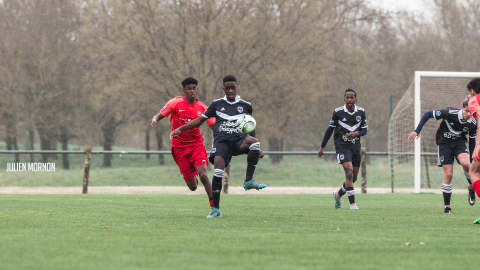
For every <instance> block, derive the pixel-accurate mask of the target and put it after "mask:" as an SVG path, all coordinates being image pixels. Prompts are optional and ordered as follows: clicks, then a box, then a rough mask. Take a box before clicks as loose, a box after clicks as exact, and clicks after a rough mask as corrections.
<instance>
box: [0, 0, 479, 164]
mask: <svg viewBox="0 0 480 270" xmlns="http://www.w3.org/2000/svg"><path fill="white" fill-rule="evenodd" d="M430 4H431V7H432V10H433V13H432V17H427V18H425V17H423V16H421V14H415V13H408V12H398V13H392V12H386V11H382V10H376V9H374V8H372V7H371V6H370V5H369V3H368V2H366V1H363V0H338V1H330V0H300V1H299V0H266V1H259V0H235V1H233V0H215V1H209V0H196V1H193V0H129V1H125V0H121V1H120V0H118V1H113V0H100V1H99V0H84V1H73V0H16V1H13V0H5V1H1V2H0V61H1V63H2V65H0V91H1V93H2V97H3V98H2V99H0V110H1V115H2V117H1V121H0V125H2V126H3V127H4V138H3V139H4V141H5V143H6V145H7V149H9V150H10V149H19V145H20V144H21V145H22V146H23V148H24V149H33V145H34V142H35V141H39V142H40V145H41V149H44V150H52V149H57V147H58V146H59V145H60V146H61V148H62V149H67V147H68V145H69V143H72V142H88V143H89V144H92V145H102V146H103V147H104V150H111V149H112V146H113V145H115V142H116V139H117V138H118V137H119V134H120V133H122V131H123V130H131V129H135V132H136V133H138V134H141V136H145V148H146V149H150V141H151V139H150V134H151V132H153V133H154V134H155V138H156V144H157V147H158V149H159V150H160V149H162V150H163V148H165V147H164V145H168V141H167V140H166V139H165V138H166V137H167V136H168V134H169V132H170V129H169V123H167V121H164V123H162V125H160V126H159V127H157V128H156V129H154V130H151V128H149V123H150V120H151V117H152V116H153V115H154V114H156V113H157V112H158V110H159V109H160V108H161V107H162V106H163V104H164V103H166V101H168V100H169V99H171V98H173V97H175V96H178V95H181V85H180V82H181V81H182V80H183V78H185V77H189V76H192V77H195V78H197V79H198V80H199V89H200V91H199V99H200V100H201V101H202V102H204V103H205V104H207V105H209V104H210V102H211V101H212V100H214V99H217V98H220V97H223V92H222V78H223V76H225V75H228V74H233V75H235V76H236V77H237V80H238V85H239V90H238V94H239V95H241V96H242V98H243V99H245V100H248V101H250V102H252V105H253V108H254V117H255V119H256V120H257V124H258V130H257V135H258V137H259V139H260V141H261V142H262V148H263V149H265V150H318V149H319V147H320V143H321V140H322V138H323V134H324V131H325V130H326V128H327V126H328V123H329V120H330V117H331V115H332V112H333V110H334V109H335V108H336V107H339V106H342V105H343V94H344V91H345V90H346V89H347V88H353V89H355V90H356V92H357V94H358V102H357V104H358V105H359V106H361V107H364V108H365V110H366V114H367V119H368V124H369V132H368V135H367V136H366V137H364V139H362V140H363V144H364V145H365V146H366V147H367V148H368V149H369V150H372V151H385V150H386V149H387V141H388V136H387V132H388V120H389V97H390V95H393V97H394V101H399V100H400V98H401V96H402V95H403V93H404V92H405V90H406V89H407V88H408V86H409V85H410V83H411V82H412V80H413V77H414V72H415V71H416V70H436V71H477V70H478V69H479V67H480V60H479V59H478V57H476V56H477V55H478V52H479V50H480V49H479V48H478V46H477V44H479V42H480V31H479V30H480V25H479V24H480V20H479V19H478V18H480V16H478V15H480V14H478V13H480V3H478V1H474V0H464V1H460V0H432V1H431V3H430ZM461 94H464V93H461ZM138 127H141V128H138ZM18 130H25V131H26V134H27V135H26V136H20V137H19V135H18V133H19V132H18ZM202 132H203V133H204V134H205V139H206V145H210V144H211V142H212V136H211V131H208V130H207V129H206V128H203V129H202ZM36 134H38V138H35V136H36ZM19 138H20V139H19ZM207 148H208V147H207ZM327 150H333V143H329V145H328V146H327ZM16 158H17V160H18V158H19V157H18V156H17V157H16ZM49 158H56V157H54V156H51V155H48V154H43V155H42V162H47V161H48V159H49ZM30 159H31V160H33V155H32V156H31V157H30ZM62 159H63V164H64V168H68V166H69V165H68V155H64V156H63V157H62ZM280 159H281V157H276V156H275V158H274V159H273V162H279V161H280ZM111 162H112V156H111V155H107V154H106V155H104V166H107V167H108V166H110V165H111Z"/></svg>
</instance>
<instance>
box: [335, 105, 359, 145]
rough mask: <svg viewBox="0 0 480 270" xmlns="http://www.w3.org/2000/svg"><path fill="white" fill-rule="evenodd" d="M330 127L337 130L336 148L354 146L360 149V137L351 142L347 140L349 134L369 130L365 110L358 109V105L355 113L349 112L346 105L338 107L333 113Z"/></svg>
mask: <svg viewBox="0 0 480 270" xmlns="http://www.w3.org/2000/svg"><path fill="white" fill-rule="evenodd" d="M330 126H331V127H334V128H335V132H334V135H333V142H334V144H335V148H337V147H342V146H352V144H353V145H355V146H358V147H360V136H357V137H355V138H354V139H352V140H349V139H347V134H348V133H350V132H353V131H360V129H362V128H367V117H366V116H365V110H364V109H363V108H362V107H357V105H355V110H354V111H353V112H349V111H348V110H347V107H346V106H345V105H343V106H342V107H338V108H336V109H335V111H334V112H333V116H332V120H330Z"/></svg>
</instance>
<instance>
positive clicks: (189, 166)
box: [151, 77, 215, 207]
mask: <svg viewBox="0 0 480 270" xmlns="http://www.w3.org/2000/svg"><path fill="white" fill-rule="evenodd" d="M197 84H198V81H197V80H196V79H194V78H192V77H188V78H186V79H185V80H183V81H182V86H183V94H184V96H180V97H175V98H173V99H171V100H169V101H168V102H167V104H166V105H165V106H164V107H163V108H162V109H161V110H160V112H159V113H158V114H156V115H155V116H154V117H153V119H152V123H151V126H152V127H155V126H157V124H158V121H160V120H162V119H163V118H165V117H168V116H170V123H171V124H172V130H174V129H176V128H178V127H180V126H182V125H184V124H186V123H188V122H190V121H191V120H193V119H195V118H197V117H199V116H200V115H202V113H203V112H205V110H206V109H207V106H206V105H205V104H203V103H202V102H200V101H199V100H198V99H197V98H196V97H197V92H198V87H197ZM207 123H208V125H209V126H210V128H212V129H213V125H214V124H215V119H214V118H211V119H208V120H207ZM172 157H173V159H174V160H175V162H176V163H177V165H178V168H179V169H180V173H181V174H182V176H183V179H184V180H185V183H186V184H187V186H188V188H190V190H192V191H195V190H196V189H197V185H198V178H197V175H199V176H200V181H201V182H202V184H203V187H204V188H205V192H206V193H207V195H208V199H209V202H210V207H213V194H212V183H211V182H210V179H208V174H207V165H208V157H207V152H206V150H205V146H204V145H203V137H202V134H201V133H200V129H199V128H195V129H192V130H189V131H188V132H185V133H182V135H181V136H178V137H177V138H175V139H173V140H172Z"/></svg>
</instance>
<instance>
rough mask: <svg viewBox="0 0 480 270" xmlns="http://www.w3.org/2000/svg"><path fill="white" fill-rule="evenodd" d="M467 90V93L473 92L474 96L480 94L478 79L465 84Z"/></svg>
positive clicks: (479, 79)
mask: <svg viewBox="0 0 480 270" xmlns="http://www.w3.org/2000/svg"><path fill="white" fill-rule="evenodd" d="M467 89H468V91H470V90H473V92H475V94H480V78H473V79H472V80H471V81H470V82H469V83H468V84H467Z"/></svg>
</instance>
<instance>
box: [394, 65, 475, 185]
mask: <svg viewBox="0 0 480 270" xmlns="http://www.w3.org/2000/svg"><path fill="white" fill-rule="evenodd" d="M475 77H480V72H435V71H416V72H415V79H414V81H413V82H412V83H411V85H410V87H409V88H408V90H407V92H406V93H405V94H404V95H403V97H402V98H401V100H400V101H399V102H398V104H397V106H396V107H395V109H394V111H393V113H392V116H391V118H390V124H389V144H388V148H389V159H390V165H391V181H392V192H393V191H394V190H395V189H399V188H412V187H414V192H415V193H420V192H421V190H422V189H428V188H437V189H438V188H441V186H442V184H441V183H442V181H443V170H442V169H441V168H437V152H438V149H437V145H436V143H435V133H436V131H437V129H438V127H439V125H440V122H438V121H436V120H435V119H433V118H432V119H430V120H429V121H428V122H427V124H425V126H424V127H423V129H422V132H421V138H419V139H417V140H415V142H412V141H409V140H408V139H407V138H408V135H409V134H410V133H411V132H412V131H414V130H415V128H416V126H417V124H418V123H419V122H420V119H421V117H422V116H423V114H424V113H425V112H427V111H432V110H440V109H442V108H445V107H458V108H461V107H462V103H463V100H465V98H466V96H467V95H468V94H469V93H468V91H467V88H466V86H467V84H468V82H469V81H470V80H471V79H472V78H475ZM454 166H455V167H454V178H453V185H456V187H457V188H462V187H463V186H465V187H466V185H467V181H466V180H465V177H464V176H463V170H462V168H461V166H460V165H458V164H456V162H455V164H454Z"/></svg>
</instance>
